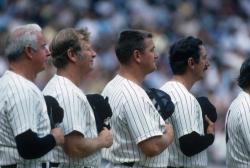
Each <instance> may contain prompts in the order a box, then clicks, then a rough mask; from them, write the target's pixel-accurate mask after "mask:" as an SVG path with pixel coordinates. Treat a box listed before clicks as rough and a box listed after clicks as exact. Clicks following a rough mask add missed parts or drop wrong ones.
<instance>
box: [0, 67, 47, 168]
mask: <svg viewBox="0 0 250 168" xmlns="http://www.w3.org/2000/svg"><path fill="white" fill-rule="evenodd" d="M0 93H1V94H0V100H1V101H0V165H10V164H17V163H20V164H22V167H27V168H32V167H41V163H40V162H45V161H48V159H49V158H50V156H49V154H47V155H45V156H43V157H41V158H39V159H33V160H24V159H22V158H21V157H20V156H19V154H18V152H17V148H16V142H15V136H17V135H19V134H21V133H23V132H25V131H27V130H28V129H31V130H32V131H33V132H36V133H37V134H38V136H39V137H44V136H45V135H47V134H49V133H50V123H49V118H48V115H47V109H46V104H45V101H44V98H43V95H42V93H41V91H40V90H39V89H38V88H37V86H35V84H33V83H32V82H31V81H29V80H27V79H25V78H24V77H22V76H20V75H18V74H16V73H14V72H12V71H6V72H5V73H4V75H3V76H2V78H0Z"/></svg>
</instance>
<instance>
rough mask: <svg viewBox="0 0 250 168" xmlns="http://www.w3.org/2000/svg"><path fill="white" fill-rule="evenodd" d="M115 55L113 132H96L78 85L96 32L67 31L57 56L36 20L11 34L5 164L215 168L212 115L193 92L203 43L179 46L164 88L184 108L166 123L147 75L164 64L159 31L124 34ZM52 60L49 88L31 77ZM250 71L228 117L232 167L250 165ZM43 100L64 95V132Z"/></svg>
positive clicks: (110, 92)
mask: <svg viewBox="0 0 250 168" xmlns="http://www.w3.org/2000/svg"><path fill="white" fill-rule="evenodd" d="M115 52H116V55H117V58H118V60H119V63H120V66H119V70H118V73H117V75H116V76H115V77H114V78H113V79H112V80H111V81H110V82H109V83H108V84H107V85H106V86H105V88H104V90H103V92H102V95H103V96H104V97H108V101H109V104H110V107H111V110H112V117H111V119H110V126H111V130H108V129H107V128H105V127H103V129H102V130H101V131H100V132H97V129H96V121H95V116H94V112H93V110H92V108H91V105H90V103H89V102H88V100H87V97H86V95H85V94H84V93H83V91H82V90H81V89H80V88H79V86H80V84H81V82H82V81H83V77H84V76H86V75H87V74H88V73H89V72H90V71H91V70H92V68H93V61H94V58H95V57H96V53H95V51H94V50H93V49H92V46H91V44H90V41H89V32H88V30H87V29H81V30H76V29H74V28H67V29H63V30H61V31H60V32H59V33H58V34H57V35H56V36H55V37H54V39H53V40H52V42H51V44H50V51H49V50H48V49H47V48H46V42H45V39H44V36H43V34H42V31H41V28H40V27H39V26H38V25H36V24H29V25H24V26H20V27H18V28H16V29H15V30H14V31H13V32H11V33H10V35H9V38H8V41H7V44H6V57H7V59H8V61H9V70H7V71H6V72H5V73H4V75H3V76H2V77H1V79H0V93H1V95H0V99H1V102H0V122H1V126H0V167H1V168H33V167H42V168H49V167H72V168H78V167H79V168H80V167H81V168H82V167H88V168H97V167H106V168H109V167H114V168H122V167H136V168H142V167H148V168H149V167H151V168H154V167H161V168H167V167H168V168H173V167H192V168H194V167H207V162H208V160H207V152H206V149H207V148H208V146H210V145H211V144H212V143H213V141H214V132H215V130H214V123H213V122H212V121H211V120H210V119H209V118H208V117H207V116H205V122H206V124H207V125H206V127H205V129H204V124H203V118H202V117H203V116H202V109H201V106H200V105H199V103H198V101H197V99H196V98H195V97H194V96H193V95H192V94H191V92H190V89H191V88H192V86H193V85H194V83H195V82H196V81H198V80H200V79H202V77H203V76H204V72H205V71H206V69H207V68H208V67H209V63H208V60H207V54H206V49H205V47H204V44H203V43H202V41H201V40H200V39H197V38H194V37H187V38H184V39H181V40H179V41H177V42H175V43H174V44H173V45H172V46H171V48H170V52H169V59H170V66H171V69H172V72H173V77H172V79H171V80H170V81H168V82H167V83H166V84H165V85H164V86H162V87H161V88H160V89H161V90H162V91H164V92H166V93H167V94H168V95H170V97H171V99H172V102H173V103H174V105H175V110H174V113H173V114H172V116H171V117H170V118H169V119H167V120H163V118H162V117H161V115H160V114H159V113H158V111H157V109H156V108H155V106H154V104H153V102H152V101H151V100H150V98H149V96H148V95H147V93H146V92H145V90H144V89H143V81H144V78H145V76H146V75H147V74H149V73H151V72H153V71H154V70H156V68H157V67H156V61H157V59H158V56H157V55H156V54H155V45H154V42H153V35H152V34H151V33H149V32H146V31H142V30H125V31H123V32H121V33H120V36H119V38H118V40H117V43H116V48H115ZM50 55H51V56H52V59H53V64H54V66H55V67H56V68H57V72H56V74H55V75H54V76H53V77H52V79H51V80H50V81H49V82H48V84H47V85H46V87H45V88H44V90H43V92H41V91H40V90H39V89H38V88H37V86H36V85H35V84H34V83H32V81H34V79H35V77H36V75H37V74H38V73H39V72H40V71H42V70H43V69H44V67H45V63H46V61H47V59H48V57H49V56H50ZM249 73H250V60H249V59H248V60H246V61H245V62H244V63H243V65H242V68H241V72H240V77H239V80H238V81H239V86H240V87H241V88H242V89H243V91H242V92H241V93H240V95H239V97H238V98H237V99H236V100H235V101H234V103H233V104H232V106H231V107H230V109H229V111H230V113H228V114H230V115H227V124H226V128H227V144H228V146H229V147H228V149H229V150H228V161H227V163H228V167H237V166H239V165H242V167H248V166H247V165H249V164H250V159H249V157H250V154H249V152H248V148H247V147H248V146H249V140H250V138H249V136H250V134H249V131H250V128H249V127H248V124H247V121H248V120H249V119H250V114H248V113H249V111H250V107H249V106H250V96H249V94H250V75H249ZM43 95H50V96H52V97H54V98H56V100H57V101H58V103H59V105H60V106H61V107H62V109H63V110H64V118H63V122H62V123H61V124H60V125H59V126H58V128H57V127H55V128H52V127H51V125H50V120H49V116H48V114H47V107H46V102H45V99H44V96H43ZM239 121H240V122H239ZM101 150H102V155H101ZM101 162H102V163H101Z"/></svg>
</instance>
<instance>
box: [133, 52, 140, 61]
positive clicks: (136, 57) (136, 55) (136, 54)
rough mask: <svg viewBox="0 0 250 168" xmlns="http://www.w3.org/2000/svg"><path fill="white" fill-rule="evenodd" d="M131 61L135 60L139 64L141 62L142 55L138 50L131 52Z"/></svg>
mask: <svg viewBox="0 0 250 168" xmlns="http://www.w3.org/2000/svg"><path fill="white" fill-rule="evenodd" d="M133 59H134V60H135V62H136V63H138V64H139V63H141V61H142V55H141V52H140V51H139V50H134V52H133Z"/></svg>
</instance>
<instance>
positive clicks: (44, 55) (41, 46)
mask: <svg viewBox="0 0 250 168" xmlns="http://www.w3.org/2000/svg"><path fill="white" fill-rule="evenodd" d="M36 35H37V49H36V50H33V52H34V56H33V57H32V58H33V63H34V66H35V68H36V71H37V73H38V72H40V71H42V70H44V68H45V64H46V62H47V60H48V57H49V56H50V52H49V50H48V48H47V47H46V42H45V39H44V36H43V34H42V33H41V32H37V33H36Z"/></svg>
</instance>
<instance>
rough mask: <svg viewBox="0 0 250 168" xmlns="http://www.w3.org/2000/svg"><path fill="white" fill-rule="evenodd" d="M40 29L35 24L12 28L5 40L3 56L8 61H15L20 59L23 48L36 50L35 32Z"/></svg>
mask: <svg viewBox="0 0 250 168" xmlns="http://www.w3.org/2000/svg"><path fill="white" fill-rule="evenodd" d="M41 31H42V29H41V27H40V26H39V25H37V24H26V25H21V26H17V27H16V28H14V29H13V30H12V31H11V32H10V34H9V37H8V39H7V42H6V49H5V54H6V56H7V58H8V60H9V61H15V60H17V59H18V58H19V57H21V55H22V53H23V51H24V49H25V47H28V46H30V47H31V48H33V49H34V50H36V49H37V35H36V33H37V32H41Z"/></svg>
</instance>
